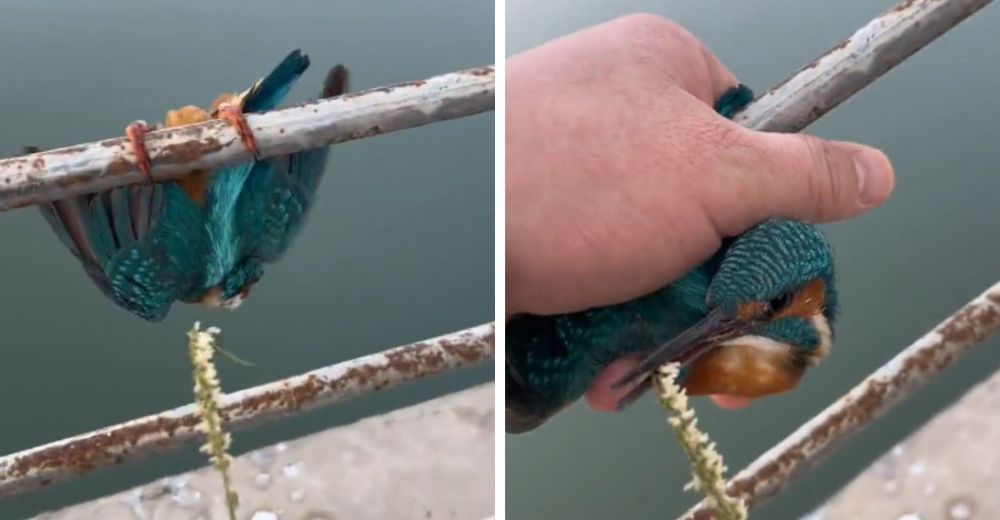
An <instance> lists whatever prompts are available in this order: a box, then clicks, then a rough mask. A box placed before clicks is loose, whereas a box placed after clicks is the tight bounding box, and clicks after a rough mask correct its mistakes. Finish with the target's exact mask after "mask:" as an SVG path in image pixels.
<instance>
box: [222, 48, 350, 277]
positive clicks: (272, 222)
mask: <svg viewBox="0 0 1000 520" xmlns="http://www.w3.org/2000/svg"><path fill="white" fill-rule="evenodd" d="M347 84H348V71H347V68H346V67H344V66H343V65H337V66H335V67H333V68H331V69H330V71H329V73H328V74H327V77H326V79H325V81H324V84H323V89H322V91H321V92H320V95H321V96H322V97H334V96H339V95H341V94H343V93H344V92H345V91H346V90H347ZM329 151H330V149H329V147H327V146H324V147H321V148H314V149H311V150H304V151H301V152H297V153H293V154H290V155H287V156H281V157H276V158H272V159H268V160H265V161H261V162H258V163H257V164H256V165H254V167H253V171H252V172H251V173H250V175H249V176H248V177H247V180H246V183H245V186H244V189H243V194H242V195H241V196H240V200H239V202H238V203H237V207H236V219H237V221H238V222H239V224H238V226H239V227H240V229H241V230H242V231H243V243H244V250H245V252H246V254H248V255H250V256H253V257H255V258H257V259H258V260H260V261H261V262H265V263H271V262H274V261H276V260H278V259H279V258H280V257H281V256H282V255H283V254H284V252H285V251H286V250H287V249H288V247H289V245H291V242H292V240H293V239H294V238H295V236H296V235H297V234H298V232H299V231H300V230H301V229H302V226H303V225H304V224H305V220H306V217H307V215H308V213H309V209H310V207H311V206H312V203H313V200H314V197H315V194H316V190H317V188H318V187H319V182H320V180H321V179H322V177H323V174H324V173H325V171H326V163H327V157H328V155H329Z"/></svg>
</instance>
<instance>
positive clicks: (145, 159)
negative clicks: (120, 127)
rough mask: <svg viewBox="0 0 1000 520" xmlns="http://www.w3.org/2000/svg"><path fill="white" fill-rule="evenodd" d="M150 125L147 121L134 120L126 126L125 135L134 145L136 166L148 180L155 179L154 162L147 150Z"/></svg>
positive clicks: (133, 153)
mask: <svg viewBox="0 0 1000 520" xmlns="http://www.w3.org/2000/svg"><path fill="white" fill-rule="evenodd" d="M148 131H149V126H147V125H146V122H145V121H133V122H132V123H131V124H129V125H128V126H126V127H125V137H127V138H128V141H129V143H130V144H131V145H132V155H134V156H135V167H136V168H138V169H139V171H140V172H142V174H143V175H145V176H146V180H147V181H149V182H152V181H153V175H152V170H153V164H152V162H151V161H150V160H149V152H147V151H146V132H148Z"/></svg>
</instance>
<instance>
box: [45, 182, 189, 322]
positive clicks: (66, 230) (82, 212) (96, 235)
mask: <svg viewBox="0 0 1000 520" xmlns="http://www.w3.org/2000/svg"><path fill="white" fill-rule="evenodd" d="M41 208H42V214H43V215H44V216H45V218H46V220H47V221H48V222H49V224H50V225H51V227H52V228H53V230H54V231H55V232H56V235H57V236H59V238H60V239H61V240H62V242H63V243H64V244H65V245H66V246H67V247H68V248H69V249H70V251H72V252H73V254H74V255H76V257H77V258H78V259H79V260H80V262H81V263H82V264H83V266H84V269H85V271H86V272H87V274H88V275H89V276H90V278H91V279H92V280H93V281H94V283H95V284H96V285H97V286H98V287H99V288H100V289H101V290H102V291H103V292H104V294H105V295H107V296H108V297H109V298H111V299H112V300H113V301H114V302H115V303H117V304H118V305H119V306H121V307H123V308H125V309H126V310H128V311H130V312H132V313H134V314H136V315H138V316H140V317H142V318H144V319H146V320H150V321H159V320H162V319H163V318H164V317H165V316H166V315H167V312H168V311H169V309H170V305H171V304H172V303H173V302H174V301H175V300H179V299H188V298H192V297H194V296H196V295H197V294H198V293H199V292H201V289H202V287H201V283H202V279H203V269H204V268H203V264H204V258H205V255H206V250H207V248H208V240H207V233H206V230H205V220H204V215H203V212H202V210H201V208H199V207H198V206H196V205H195V204H194V203H193V202H192V201H191V199H189V198H188V197H187V195H186V194H185V193H184V192H183V191H182V190H181V189H180V188H179V187H178V186H177V185H176V184H174V183H172V182H170V183H158V184H142V185H132V186H121V187H118V188H113V189H111V190H107V191H104V192H100V193H95V194H88V195H81V196H76V197H71V198H68V199H64V200H59V201H54V202H51V203H48V204H46V205H43V206H41Z"/></svg>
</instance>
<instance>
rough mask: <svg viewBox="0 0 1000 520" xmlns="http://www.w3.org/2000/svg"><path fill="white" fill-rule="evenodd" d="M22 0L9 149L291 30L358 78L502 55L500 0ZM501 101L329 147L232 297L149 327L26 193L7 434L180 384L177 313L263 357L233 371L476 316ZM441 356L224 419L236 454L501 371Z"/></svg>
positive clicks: (52, 493)
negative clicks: (283, 244) (120, 302)
mask: <svg viewBox="0 0 1000 520" xmlns="http://www.w3.org/2000/svg"><path fill="white" fill-rule="evenodd" d="M252 4H253V5H254V7H252V8H248V7H246V6H248V5H251V4H250V3H247V2H237V1H234V0H228V1H213V2H197V1H173V2H167V3H162V4H156V5H152V6H149V7H142V6H140V4H137V3H135V2H125V1H109V0H104V1H95V2H86V3H83V2H74V1H68V0H58V1H56V0H53V1H47V2H35V1H29V0H17V1H14V0H11V1H7V2H4V4H3V7H2V8H0V49H3V51H2V52H0V70H3V71H4V80H3V86H2V88H0V93H2V95H0V156H9V155H12V154H15V153H18V151H19V150H20V147H21V146H22V145H36V146H40V147H43V148H52V147H58V146H66V145H71V144H76V143H79V142H84V141H91V140H95V139H101V138H106V137H109V136H114V135H120V134H121V133H122V131H123V129H124V126H125V125H126V124H127V123H128V122H129V121H131V120H133V119H137V118H142V119H146V120H159V119H161V118H162V116H163V113H164V112H165V111H166V110H167V109H169V108H172V107H177V106H181V105H185V104H192V103H193V104H201V105H207V104H208V103H209V102H211V100H212V99H213V98H214V97H215V95H216V94H218V93H220V92H222V91H227V90H229V91H231V90H242V89H243V88H245V87H246V86H248V85H249V84H250V82H251V81H253V80H254V79H256V78H259V77H260V76H261V75H263V74H265V73H266V72H267V71H269V70H270V68H271V67H272V66H273V65H274V64H276V63H277V62H278V60H280V59H281V58H282V57H284V55H285V54H286V53H287V52H289V51H291V50H292V49H295V48H302V49H303V50H304V51H305V52H307V53H308V54H309V55H310V57H311V58H312V61H313V68H312V69H310V70H309V72H308V73H307V74H306V76H305V77H304V78H303V79H302V80H301V81H300V83H299V84H298V86H297V87H296V89H295V90H294V91H293V93H292V95H291V99H290V100H289V102H298V101H301V100H304V99H306V98H307V97H309V96H312V95H314V94H315V93H316V92H318V90H319V87H320V84H321V83H322V80H323V76H324V74H325V70H326V68H327V67H329V66H331V65H333V64H335V63H337V62H343V63H346V64H348V65H349V66H350V67H351V70H352V74H353V78H352V84H353V85H352V86H353V87H354V88H355V89H363V88H369V87H375V86H380V85H385V84H390V83H395V82H400V81H408V80H413V79H420V78H424V77H428V76H431V75H434V74H439V73H445V72H450V71H453V70H457V69H461V68H466V67H474V66H479V65H484V64H489V63H492V62H493V59H494V56H493V37H494V25H493V9H494V8H493V4H492V2H466V1H462V0H435V1H433V2H420V3H417V2H408V1H405V0H397V1H392V2H380V3H379V5H378V6H377V7H376V6H374V5H373V4H371V3H368V2H359V1H353V2H322V1H299V2H285V3H280V5H279V3H272V2H268V3H264V2H253V3H252ZM493 162H494V154H493V116H492V114H484V115H479V116H476V117H471V118H467V119H463V120H460V121H455V122H449V123H443V124H437V125H432V126H428V127H424V128H420V129H416V130H412V131H406V132H401V133H397V134H391V135H387V136H383V137H378V138H374V139H370V140H365V141H361V142H354V143H348V144H345V145H342V146H338V147H336V148H335V149H334V151H333V153H332V154H331V167H332V171H330V172H329V173H328V174H327V177H326V178H325V179H324V181H323V184H322V187H321V190H320V193H319V201H318V204H317V206H316V207H315V210H314V211H313V213H312V217H311V221H310V223H309V225H308V226H307V227H306V229H305V230H304V232H303V233H302V235H301V236H300V237H299V239H298V241H297V244H296V245H295V246H294V247H293V248H292V249H291V250H290V252H289V254H288V255H287V257H286V258H285V259H284V261H283V262H281V263H280V264H278V265H276V266H274V267H272V268H270V269H269V270H268V271H267V273H266V274H265V276H264V278H263V280H262V281H261V283H260V284H259V285H258V286H257V288H256V289H255V291H254V294H253V295H252V297H251V299H250V301H249V302H248V303H247V304H245V305H244V307H243V308H241V309H240V310H239V312H236V313H222V312H209V311H206V310H202V309H201V308H197V307H191V306H176V307H174V309H173V311H172V312H171V314H170V316H169V317H168V319H167V320H165V321H164V322H162V323H160V324H155V325H151V324H148V323H145V322H143V321H141V320H139V319H138V318H135V317H133V316H132V315H130V314H128V313H126V312H125V311H123V310H121V309H119V308H117V307H116V306H114V305H112V304H111V303H110V302H108V301H106V300H105V299H104V297H103V296H102V295H101V293H100V292H99V291H98V290H97V289H96V288H95V287H93V286H92V285H91V283H90V281H89V279H88V278H87V277H86V276H85V275H84V273H83V270H82V269H81V268H80V266H79V264H78V263H77V262H76V260H75V259H74V258H73V257H72V256H71V255H70V254H69V252H68V251H67V250H65V249H64V248H63V246H62V245H61V244H60V243H59V242H58V241H57V240H56V238H55V236H54V235H52V234H51V232H50V231H49V229H48V227H47V226H46V225H45V223H44V222H43V221H42V218H41V216H40V215H39V214H38V213H37V211H35V210H33V209H26V210H17V211H13V212H10V213H5V214H3V215H2V218H0V236H3V237H4V243H5V244H6V245H7V247H6V248H5V251H4V254H3V255H2V257H0V273H4V274H3V275H0V294H2V295H3V303H0V305H2V314H0V327H2V330H3V335H4V339H5V341H4V346H3V353H4V357H3V362H2V363H0V395H3V396H4V397H3V400H2V405H0V409H2V411H3V419H2V425H3V426H2V428H0V452H3V453H9V452H13V451H16V450H21V449H25V448H29V447H32V446H35V445H38V444H41V443H44V442H49V441H54V440H57V439H61V438H64V437H67V436H70V435H74V434H77V433H82V432H86V431H90V430H92V429H94V428H99V427H102V426H106V425H110V424H114V423H117V422H119V421H123V420H127V419H130V418H133V417H138V416H141V415H145V414H149V413H155V412H159V411H161V410H165V409H168V408H172V407H174V406H178V405H181V404H184V403H186V402H187V401H188V400H189V399H190V397H191V393H190V386H191V383H190V374H189V369H188V365H187V356H186V352H185V332H186V331H187V330H188V329H189V328H190V327H191V324H192V323H193V322H194V321H195V320H201V321H202V322H203V323H206V324H211V325H218V326H220V327H222V329H223V330H224V331H225V335H226V342H227V346H228V347H229V348H231V349H232V350H234V351H235V352H237V353H239V355H241V356H243V357H246V358H248V359H250V360H253V361H254V362H256V365H257V366H256V367H254V368H243V367H237V366H233V365H224V366H223V373H222V379H223V385H224V387H225V388H226V389H228V390H236V389H240V388H244V387H247V386H251V385H256V384H260V383H264V382H268V381H271V380H274V379H277V378H280V377H284V376H289V375H293V374H297V373H300V372H303V371H306V370H309V369H312V368H316V367H318V366H322V365H326V364H330V363H335V362H338V361H343V360H347V359H350V358H353V357H356V356H359V355H363V354H366V353H370V352H373V351H377V350H381V349H384V348H388V347H392V346H395V345H399V344H402V343H407V342H410V341H414V340H419V339H423V338H426V337H430V336H434V335H438V334H441V333H445V332H449V331H452V330H457V329H461V328H464V327H468V326H472V325H477V324H479V323H484V322H487V321H490V320H492V317H493V300H494V294H493V265H494V262H493V255H494V253H493V243H494V242H493V200H494V198H493V186H494V183H493V179H494V176H493ZM492 374H493V372H492V367H489V366H483V367H479V368H477V369H473V370H467V371H464V372H459V373H454V374H450V375H447V376H443V377H440V378H436V379H433V380H428V381H424V382H421V383H418V384H414V385H410V386H406V387H404V388H400V389H396V390H393V391H389V392H386V393H384V394H379V395H375V396H371V397H368V398H364V399H359V400H357V401H351V402H349V403H345V404H343V405H341V406H336V407H330V408H326V409H322V410H318V411H316V412H313V413H310V414H308V415H307V416H304V417H299V418H296V419H294V420H290V421H286V422H280V423H278V424H272V425H269V426H265V427H261V428H258V429H255V430H252V431H249V432H244V433H240V434H237V436H236V438H235V444H234V448H235V449H236V451H239V452H243V451H246V450H249V449H253V448H255V447H258V446H261V445H264V444H266V443H272V442H277V441H279V440H283V439H290V438H294V437H297V436H300V435H303V434H306V433H310V432H313V431H317V430H319V429H322V428H325V427H329V426H334V425H338V424H344V423H349V422H352V421H355V420H357V419H359V418H361V417H364V416H367V415H370V414H373V413H378V412H382V411H386V410H390V409H393V408H396V407H399V406H403V405H408V404H412V403H416V402H419V401H422V400H424V399H427V398H429V397H432V396H436V395H440V394H443V393H447V392H450V391H454V390H457V389H460V388H464V387H467V386H470V385H472V384H478V383H481V382H484V381H487V380H489V379H492ZM202 463H203V458H202V457H200V456H199V455H198V454H196V452H195V449H194V448H193V447H192V448H187V449H185V450H183V451H182V452H179V454H174V455H170V456H163V457H157V458H153V459H150V460H148V461H146V462H144V463H141V464H136V465H129V466H128V467H126V468H119V469H114V470H110V471H104V472H100V473H98V474H94V475H90V476H87V477H85V478H83V479H80V480H76V481H73V482H72V483H67V484H64V485H59V486H54V487H53V488H52V489H50V490H46V491H45V492H40V493H33V494H28V495H23V496H19V497H15V498H13V499H5V500H3V501H0V518H4V519H7V518H21V517H24V516H26V515H28V514H29V513H33V512H38V511H40V510H42V509H48V508H52V507H57V506H61V505H65V504H67V503H69V502H73V501H78V500H82V499H85V498H89V497H93V496H96V495H98V494H105V493H108V492H112V491H116V490H120V489H123V488H125V487H126V486H131V485H135V484H138V483H141V482H143V481H146V480H149V479H152V478H156V477H159V476H163V475H166V474H170V473H175V472H179V471H183V470H187V469H190V468H192V467H195V466H196V465H200V464H202Z"/></svg>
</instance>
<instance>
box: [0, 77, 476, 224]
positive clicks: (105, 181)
mask: <svg viewBox="0 0 1000 520" xmlns="http://www.w3.org/2000/svg"><path fill="white" fill-rule="evenodd" d="M493 93H494V70H493V67H492V66H486V67H480V68H476V69H469V70H464V71H459V72H453V73H450V74H443V75H440V76H434V77H432V78H428V79H426V80H422V81H412V82H409V83H402V84H399V85H393V86H388V87H382V88H376V89H371V90H366V91H362V92H356V93H351V94H346V95H343V96H340V97H336V98H332V99H323V100H318V101H313V102H309V103H305V104H302V105H299V106H296V107H292V108H287V109H283V110H275V111H273V112H267V113H264V114H248V115H247V122H248V123H249V125H250V127H251V128H253V132H254V137H255V138H256V141H257V146H258V149H259V151H260V156H261V157H272V156H276V155H285V154H289V153H292V152H297V151H301V150H306V149H309V148H316V147H319V146H324V145H328V144H334V143H340V142H344V141H350V140H353V139H362V138H365V137H371V136H375V135H379V134H384V133H387V132H392V131H396V130H403V129H407V128H413V127H416V126H421V125H426V124H429V123H434V122H438V121H446V120H449V119H455V118H459V117H463V116H469V115H473V114H478V113H480V112H486V111H489V110H493ZM146 148H147V151H148V152H149V156H150V158H151V159H152V165H153V169H152V175H153V177H154V178H155V179H168V178H174V177H178V176H181V175H183V174H185V173H188V172H190V171H192V170H194V169H199V168H203V169H216V168H220V167H223V166H228V165H231V164H236V163H240V162H244V161H247V160H250V159H251V156H250V154H249V152H248V151H247V150H246V149H245V148H244V147H243V146H242V144H241V143H240V140H239V138H238V137H237V134H236V132H235V130H233V128H232V127H231V126H229V125H227V124H225V123H222V122H220V121H214V120H213V121H209V122H206V123H199V124H196V125H188V126H182V127H176V128H168V129H164V130H159V131H155V132H150V133H149V134H147V135H146ZM134 161H135V157H134V156H133V154H132V150H131V148H130V147H129V146H128V145H127V141H126V140H125V138H124V137H119V138H116V139H107V140H104V141H98V142H93V143H87V144H81V145H77V146H70V147H67V148H59V149H56V150H49V151H46V152H41V153H36V154H31V155H23V156H19V157H13V158H9V159H4V160H0V211H2V210H8V209H12V208H17V207H21V206H26V205H29V204H36V203H38V202H42V201H46V200H52V199H59V198H63V197H66V196H68V195H73V194H78V193H85V192H91V191H98V190H101V189H106V188H110V187H112V186H119V185H122V184H129V183H135V182H140V181H142V180H144V177H143V175H142V174H141V173H140V172H139V171H138V170H137V169H136V168H135V163H134Z"/></svg>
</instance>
